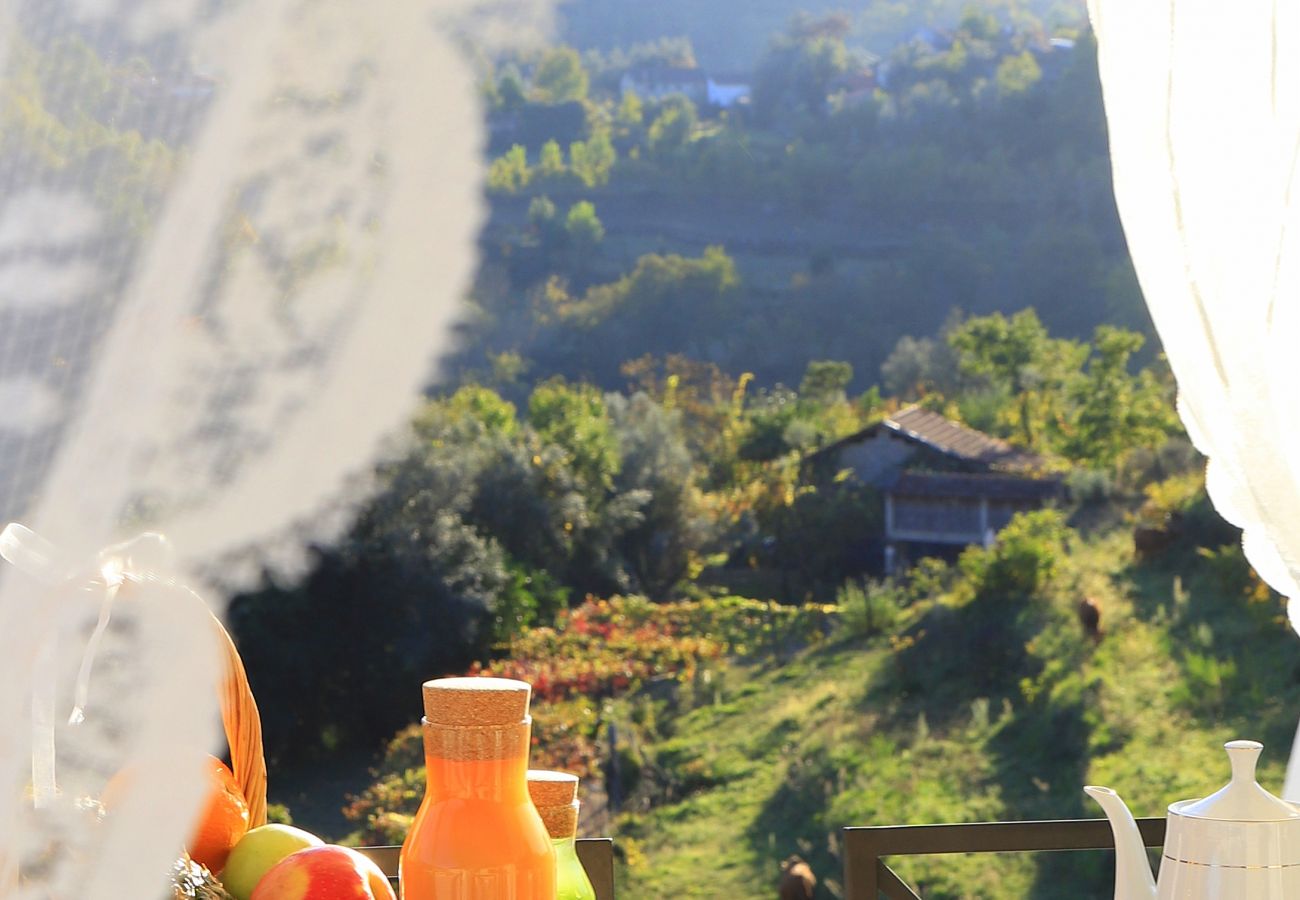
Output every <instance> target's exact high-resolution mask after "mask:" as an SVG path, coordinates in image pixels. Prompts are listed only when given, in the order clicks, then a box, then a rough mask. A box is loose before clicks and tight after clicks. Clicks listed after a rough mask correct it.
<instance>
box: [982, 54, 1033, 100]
mask: <svg viewBox="0 0 1300 900" xmlns="http://www.w3.org/2000/svg"><path fill="white" fill-rule="evenodd" d="M1042 77H1043V70H1042V69H1041V68H1039V66H1038V60H1036V59H1034V54H1032V53H1030V52H1029V51H1028V50H1026V51H1024V52H1023V53H1020V54H1018V55H1016V56H1004V57H1003V58H1002V61H1001V62H1000V63H998V71H997V75H996V76H995V79H994V80H995V82H996V84H997V86H998V96H999V97H1002V98H1003V99H1005V98H1008V97H1018V96H1021V95H1023V94H1027V93H1028V92H1029V90H1030V88H1032V87H1033V86H1034V85H1036V84H1038V82H1039V81H1040V80H1041V79H1042Z"/></svg>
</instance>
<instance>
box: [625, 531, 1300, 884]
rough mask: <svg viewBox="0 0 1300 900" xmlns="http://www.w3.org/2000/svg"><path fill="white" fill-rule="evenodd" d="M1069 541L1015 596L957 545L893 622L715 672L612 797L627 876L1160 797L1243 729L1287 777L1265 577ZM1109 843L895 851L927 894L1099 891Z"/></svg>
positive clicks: (1227, 559) (708, 874)
mask: <svg viewBox="0 0 1300 900" xmlns="http://www.w3.org/2000/svg"><path fill="white" fill-rule="evenodd" d="M1019 540H1020V538H1019V537H1017V536H1016V535H1011V536H1009V537H1008V536H1006V535H1004V537H1003V541H1004V543H1003V545H1002V546H1004V547H1005V546H1006V545H1007V544H1008V543H1010V544H1015V543H1016V542H1017V541H1019ZM1022 549H1023V548H1022ZM1062 549H1064V551H1065V552H1064V553H1063V554H1062V555H1061V556H1060V557H1059V560H1058V561H1059V568H1057V570H1056V571H1054V572H1052V573H1051V574H1050V577H1048V578H1047V579H1045V580H1044V581H1043V583H1042V584H1041V585H1040V586H1039V587H1038V588H1036V589H1035V590H1034V591H1033V592H1032V593H1031V594H1028V595H1023V596H1022V597H1020V599H1018V600H1017V599H1015V598H1014V597H1012V596H1009V595H1005V594H1003V595H1001V596H999V595H997V594H986V593H984V592H983V591H982V589H981V587H980V582H979V576H974V575H973V572H974V568H973V567H972V566H963V567H962V568H967V569H969V571H968V572H967V573H966V574H965V575H960V574H959V575H952V574H951V573H949V575H948V576H944V577H941V578H940V581H941V582H944V583H943V584H942V585H936V584H934V583H933V582H931V583H930V584H928V585H927V586H926V587H925V588H923V590H934V589H935V588H936V587H937V588H938V589H937V590H935V591H934V593H931V594H929V595H928V596H924V597H919V598H917V599H916V601H915V602H914V604H913V605H911V606H910V607H908V608H907V609H906V612H905V613H904V615H903V618H902V620H901V621H900V627H899V628H898V629H897V630H896V631H894V632H893V633H891V634H888V635H886V636H881V637H873V638H869V639H864V638H858V639H847V638H840V639H836V640H832V641H830V642H828V643H826V644H824V645H819V646H814V647H812V648H810V649H808V650H806V651H805V652H803V653H802V654H800V655H799V656H798V658H797V659H795V660H794V661H793V662H790V663H787V664H784V665H779V666H777V665H770V664H759V665H742V666H737V667H736V668H734V669H732V670H730V671H729V672H727V674H726V677H725V679H724V680H723V681H722V683H721V685H720V686H719V688H718V691H717V695H716V697H715V698H714V699H713V700H712V701H710V702H706V703H704V704H703V705H701V706H699V707H697V708H694V709H690V710H682V711H681V712H680V714H679V715H677V716H675V717H673V718H672V719H671V720H670V721H669V722H668V723H667V724H664V725H662V726H661V728H662V730H663V732H664V733H663V736H662V737H661V738H660V739H658V740H656V741H655V742H653V743H652V744H650V745H649V746H647V747H646V748H645V750H644V754H645V758H646V765H647V767H648V768H650V769H653V770H656V771H657V772H658V773H659V775H658V777H659V778H661V779H662V780H663V782H664V783H665V784H672V785H675V786H676V794H675V795H674V794H673V792H672V791H670V792H669V797H668V798H667V799H665V798H662V797H661V798H660V799H659V800H658V802H656V803H655V804H654V806H653V807H652V808H651V809H650V811H648V812H646V813H644V814H629V815H625V816H624V817H623V818H622V819H621V820H620V821H619V826H618V829H617V834H618V836H619V839H620V841H621V842H622V843H623V844H624V845H625V850H626V851H627V859H628V864H626V865H625V866H624V867H623V871H622V875H623V877H624V878H625V884H626V885H627V886H628V891H627V895H628V896H632V897H683V896H686V897H722V896H727V897H763V896H770V895H771V894H772V892H773V885H774V884H775V882H776V877H777V865H778V863H779V861H780V860H781V859H783V858H785V857H786V856H787V855H789V854H790V853H795V852H798V853H801V854H802V855H803V856H804V857H805V858H807V859H809V860H810V861H811V862H812V864H813V868H814V870H815V871H816V872H817V873H819V875H821V876H822V877H823V878H824V879H825V880H826V881H827V882H831V881H834V882H838V881H839V879H840V877H841V876H840V871H841V866H840V860H839V857H838V845H837V843H836V837H835V835H836V829H837V828H838V827H839V826H842V825H847V824H858V825H866V824H897V823H924V822H954V821H980V820H992V819H1020V818H1024V819H1037V818H1068V817H1085V816H1096V815H1099V813H1098V811H1097V810H1095V809H1093V808H1091V806H1090V804H1088V802H1087V801H1086V798H1085V797H1084V796H1083V793H1082V791H1081V790H1080V788H1081V786H1082V785H1083V784H1086V783H1094V784H1106V785H1109V786H1113V787H1114V788H1116V789H1117V790H1118V791H1120V793H1121V795H1122V796H1124V797H1125V799H1126V800H1127V801H1128V802H1129V804H1130V806H1131V808H1132V809H1133V810H1134V813H1135V814H1136V815H1139V816H1141V815H1158V814H1160V813H1161V812H1162V810H1163V807H1164V805H1166V804H1167V803H1169V802H1172V801H1173V800H1176V799H1180V798H1184V797H1190V796H1200V795H1203V794H1204V793H1208V792H1209V791H1211V790H1214V789H1217V787H1219V786H1220V784H1221V783H1222V782H1223V781H1225V780H1226V777H1227V764H1226V759H1225V758H1224V756H1223V753H1222V751H1221V750H1220V749H1219V747H1220V745H1221V744H1222V743H1223V742H1224V741H1226V740H1230V739H1233V738H1237V737H1251V738H1257V739H1260V740H1262V741H1264V742H1265V744H1266V748H1267V749H1266V755H1265V760H1264V770H1263V772H1264V774H1263V778H1264V780H1265V782H1266V783H1267V784H1270V785H1271V786H1273V787H1274V788H1275V789H1276V788H1277V787H1278V786H1280V782H1281V778H1282V774H1283V770H1284V766H1285V760H1286V756H1287V752H1288V750H1289V747H1290V738H1291V732H1292V729H1293V728H1294V720H1295V716H1296V710H1297V709H1300V704H1297V702H1296V701H1297V699H1298V698H1300V690H1298V689H1297V685H1296V663H1297V660H1298V659H1300V645H1298V644H1297V642H1296V640H1295V637H1294V635H1292V634H1291V633H1290V631H1289V629H1288V628H1287V627H1286V626H1285V624H1284V623H1283V622H1282V620H1281V618H1280V615H1279V613H1280V609H1279V606H1278V605H1277V602H1276V600H1274V599H1256V600H1255V601H1253V602H1252V601H1251V600H1249V599H1247V598H1246V597H1245V596H1244V595H1243V594H1242V590H1243V588H1244V587H1245V586H1246V585H1247V584H1248V582H1247V581H1243V580H1239V579H1240V577H1241V575H1242V573H1244V572H1245V571H1246V570H1245V569H1244V567H1242V566H1240V564H1239V563H1236V562H1232V561H1231V558H1232V557H1233V552H1232V551H1231V550H1227V551H1223V552H1222V553H1206V552H1202V553H1200V554H1198V553H1197V552H1196V551H1195V550H1194V549H1192V548H1191V547H1189V546H1186V547H1182V548H1181V549H1179V550H1178V551H1176V552H1174V553H1173V554H1172V555H1171V556H1169V557H1168V558H1167V559H1165V560H1163V561H1161V562H1160V563H1159V564H1154V565H1140V564H1138V563H1136V562H1135V561H1134V559H1133V555H1132V548H1131V539H1130V537H1129V535H1128V534H1127V532H1126V530H1124V529H1116V530H1110V531H1108V532H1105V533H1103V534H1100V535H1096V536H1093V537H1090V538H1082V537H1075V536H1067V538H1066V542H1065V544H1064V545H1062ZM1017 552H1019V551H1016V550H1007V551H1004V552H1003V553H1002V560H1001V561H1002V562H1007V561H1009V560H1011V559H1012V557H1013V556H1014V554H1015V553H1017ZM997 553H998V551H994V554H995V555H997ZM982 555H983V553H982V551H981V552H977V553H976V554H975V556H982ZM974 558H975V557H974V556H973V557H972V560H973V559H974ZM998 564H999V563H998V561H997V560H994V561H993V562H992V565H993V566H996V565H998ZM945 578H946V579H951V580H945ZM985 583H986V584H987V580H986V582H985ZM1083 592H1087V593H1088V594H1089V595H1091V596H1093V597H1095V598H1097V599H1099V600H1100V601H1101V605H1102V608H1103V609H1104V611H1105V612H1104V622H1105V625H1104V628H1105V635H1104V637H1103V639H1102V640H1101V641H1100V642H1099V643H1098V644H1096V645H1095V646H1094V645H1093V643H1092V642H1091V641H1089V640H1088V639H1086V638H1085V637H1084V636H1083V634H1082V632H1081V629H1080V626H1079V623H1078V622H1077V621H1076V620H1075V615H1074V604H1075V603H1076V602H1077V598H1078V597H1079V595H1080V594H1081V593H1083ZM1109 865H1110V863H1109V861H1108V859H1107V857H1106V855H1105V854H1041V855H1039V858H1037V859H1036V858H1033V857H1032V856H1031V855H1022V856H1019V857H1012V856H1006V857H996V858H995V857H988V856H971V857H947V858H943V859H939V860H919V859H911V860H900V861H899V862H898V864H897V868H898V870H899V871H900V873H901V874H903V875H904V877H906V878H907V879H908V880H909V881H910V882H911V883H913V884H917V883H919V884H921V885H923V887H924V891H925V893H924V895H925V896H926V897H936V898H937V897H989V898H993V897H1000V898H1005V897H1013V896H1014V897H1042V898H1049V897H1051V898H1055V897H1061V898H1064V897H1079V896H1096V897H1102V896H1109V885H1110V883H1111V872H1110V869H1109ZM827 888H828V890H826V891H825V892H823V893H822V894H820V895H819V896H836V893H835V890H834V886H831V885H829V884H828V885H827Z"/></svg>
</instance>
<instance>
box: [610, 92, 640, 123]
mask: <svg viewBox="0 0 1300 900" xmlns="http://www.w3.org/2000/svg"><path fill="white" fill-rule="evenodd" d="M643 108H644V105H643V104H642V103H641V98H640V97H638V96H637V94H636V91H631V90H628V91H624V92H623V98H622V99H621V100H620V101H619V103H618V112H617V113H616V114H615V117H614V118H615V119H616V120H617V121H618V123H619V124H620V125H625V126H627V127H629V128H632V127H635V126H637V125H640V124H641V117H642V115H643Z"/></svg>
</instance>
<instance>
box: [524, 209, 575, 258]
mask: <svg viewBox="0 0 1300 900" xmlns="http://www.w3.org/2000/svg"><path fill="white" fill-rule="evenodd" d="M528 224H529V225H530V226H532V229H533V232H534V233H535V234H536V235H537V241H538V243H539V244H541V245H542V248H543V249H544V250H547V251H555V250H557V249H559V248H561V247H562V246H563V245H564V244H565V243H566V241H567V238H568V235H567V234H566V233H565V228H564V222H562V221H561V220H560V215H559V212H558V210H556V208H555V203H554V202H553V201H552V200H551V198H550V197H547V196H545V195H542V196H539V197H534V198H533V199H532V201H531V202H530V203H529V204H528Z"/></svg>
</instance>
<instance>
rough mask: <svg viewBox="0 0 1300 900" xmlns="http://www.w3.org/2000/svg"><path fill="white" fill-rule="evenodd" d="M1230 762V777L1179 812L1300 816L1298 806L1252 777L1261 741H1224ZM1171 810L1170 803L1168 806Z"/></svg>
mask: <svg viewBox="0 0 1300 900" xmlns="http://www.w3.org/2000/svg"><path fill="white" fill-rule="evenodd" d="M1223 749H1225V750H1227V751H1228V761H1229V763H1231V765H1232V781H1230V782H1229V783H1228V784H1227V786H1226V787H1224V788H1222V789H1220V790H1218V791H1216V792H1215V793H1213V794H1211V795H1210V796H1208V797H1206V798H1205V799H1203V800H1196V801H1188V802H1186V805H1184V804H1182V803H1179V804H1175V805H1176V806H1178V807H1179V809H1178V813H1179V815H1184V816H1193V817H1195V818H1201V819H1227V820H1232V821H1237V822H1275V821H1278V820H1281V819H1295V818H1300V809H1297V808H1296V807H1295V806H1292V805H1291V804H1290V803H1287V802H1286V801H1285V800H1279V799H1278V798H1277V797H1274V796H1273V795H1272V794H1270V793H1269V792H1268V791H1266V790H1264V789H1263V788H1262V787H1260V786H1259V784H1257V783H1256V781H1255V766H1256V765H1257V764H1258V763H1259V754H1260V751H1261V750H1263V749H1264V745H1263V744H1261V743H1259V742H1258V741H1229V742H1228V743H1226V744H1224V745H1223ZM1171 810H1172V807H1171Z"/></svg>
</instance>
